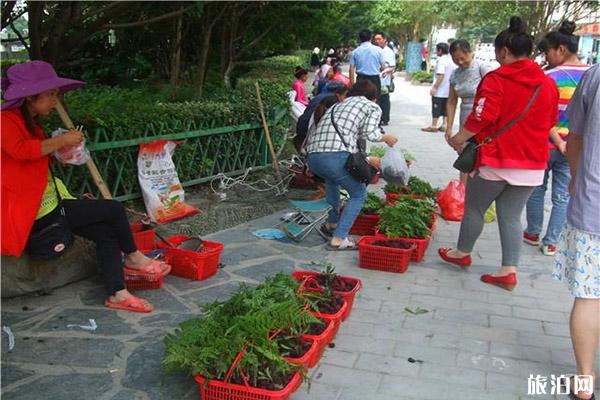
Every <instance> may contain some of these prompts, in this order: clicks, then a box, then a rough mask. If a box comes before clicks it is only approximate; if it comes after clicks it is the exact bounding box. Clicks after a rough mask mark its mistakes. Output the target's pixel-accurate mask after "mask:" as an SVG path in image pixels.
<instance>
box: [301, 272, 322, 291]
mask: <svg viewBox="0 0 600 400" xmlns="http://www.w3.org/2000/svg"><path fill="white" fill-rule="evenodd" d="M311 283H314V285H316V287H315V286H312V287H311V286H310V284H311ZM305 288H307V289H309V290H311V289H312V290H316V291H321V290H323V288H321V285H320V284H319V282H318V281H317V280H316V279H315V278H314V277H313V276H309V275H307V276H305V277H304V278H303V279H302V282H301V283H300V287H299V288H298V294H301V293H302V292H303V291H304V289H305Z"/></svg>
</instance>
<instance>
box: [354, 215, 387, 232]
mask: <svg viewBox="0 0 600 400" xmlns="http://www.w3.org/2000/svg"><path fill="white" fill-rule="evenodd" d="M380 218H381V217H380V216H379V215H377V214H360V215H359V216H358V217H356V220H355V221H354V224H353V225H352V228H350V234H351V235H357V236H369V235H374V234H375V229H376V228H377V223H378V222H379V219H380Z"/></svg>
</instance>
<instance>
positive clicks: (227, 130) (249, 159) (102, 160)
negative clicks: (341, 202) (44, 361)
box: [59, 109, 287, 201]
mask: <svg viewBox="0 0 600 400" xmlns="http://www.w3.org/2000/svg"><path fill="white" fill-rule="evenodd" d="M286 123H287V110H285V109H278V110H275V111H273V112H272V113H271V116H270V118H268V125H269V130H270V132H271V136H272V139H273V141H274V143H275V144H277V145H280V144H282V142H283V140H285V129H284V127H285V128H287V125H286ZM211 125H212V126H213V127H210V128H206V127H205V126H203V127H197V126H196V124H195V123H194V122H193V121H187V122H181V121H167V122H164V123H163V124H162V125H161V126H159V127H155V126H152V127H148V129H146V130H145V132H144V133H143V135H142V136H140V137H138V138H135V139H128V140H113V138H114V135H111V133H110V132H107V131H106V130H104V129H102V128H99V129H97V130H96V132H94V134H93V135H92V136H93V140H91V141H90V143H88V149H89V150H90V151H91V154H92V158H93V160H94V162H95V163H96V166H97V167H98V169H99V171H100V173H101V174H102V177H103V178H104V180H105V182H106V183H107V185H108V187H109V188H110V190H111V193H112V195H113V197H114V198H116V199H117V200H121V201H123V200H130V199H133V198H136V197H140V196H141V192H140V188H139V184H138V177H137V155H138V149H139V145H140V144H142V143H149V142H153V141H156V140H162V139H170V140H177V141H183V143H182V144H181V145H180V146H178V147H177V148H176V149H175V153H174V155H173V161H174V162H175V165H176V167H177V172H178V175H179V180H180V181H181V183H182V184H183V186H190V185H195V184H198V183H203V182H208V181H210V180H211V179H213V177H214V176H215V175H217V174H219V173H223V174H226V175H228V176H233V175H239V174H242V173H244V172H245V171H246V169H247V168H249V167H252V168H253V169H255V170H259V169H263V168H265V167H267V166H268V165H270V164H271V155H270V153H269V149H268V147H267V141H266V136H265V132H264V129H263V126H262V124H260V123H249V124H240V125H235V126H223V127H214V125H215V124H211ZM160 132H176V133H170V134H161V133H160ZM59 170H60V176H61V177H62V178H63V180H64V181H65V183H66V185H67V187H68V188H69V190H70V191H71V193H72V194H73V195H75V196H80V195H81V194H83V193H92V194H94V195H96V196H99V192H98V190H97V188H96V187H95V185H94V182H93V180H92V178H91V175H90V174H89V172H88V171H87V168H86V167H85V166H82V167H72V166H66V167H65V166H60V167H59Z"/></svg>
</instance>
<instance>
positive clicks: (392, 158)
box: [381, 147, 410, 185]
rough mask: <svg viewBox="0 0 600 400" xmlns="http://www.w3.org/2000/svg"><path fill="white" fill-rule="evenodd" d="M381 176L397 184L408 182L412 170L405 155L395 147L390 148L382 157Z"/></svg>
mask: <svg viewBox="0 0 600 400" xmlns="http://www.w3.org/2000/svg"><path fill="white" fill-rule="evenodd" d="M381 177H382V178H383V179H385V181H386V182H388V183H393V184H397V185H406V184H408V179H409V178H410V171H409V170H408V165H407V164H406V160H405V159H404V155H403V154H402V152H401V151H400V150H398V149H397V148H395V147H392V148H391V149H388V150H387V151H386V152H385V155H384V156H383V157H382V158H381Z"/></svg>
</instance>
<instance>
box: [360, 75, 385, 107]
mask: <svg viewBox="0 0 600 400" xmlns="http://www.w3.org/2000/svg"><path fill="white" fill-rule="evenodd" d="M363 79H366V80H368V81H371V82H373V83H374V84H375V86H377V101H379V96H380V95H381V79H379V75H357V76H356V81H357V82H358V81H360V80H363Z"/></svg>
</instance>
